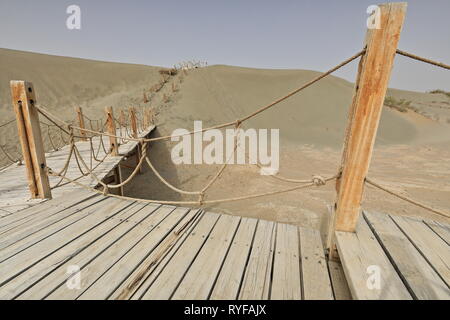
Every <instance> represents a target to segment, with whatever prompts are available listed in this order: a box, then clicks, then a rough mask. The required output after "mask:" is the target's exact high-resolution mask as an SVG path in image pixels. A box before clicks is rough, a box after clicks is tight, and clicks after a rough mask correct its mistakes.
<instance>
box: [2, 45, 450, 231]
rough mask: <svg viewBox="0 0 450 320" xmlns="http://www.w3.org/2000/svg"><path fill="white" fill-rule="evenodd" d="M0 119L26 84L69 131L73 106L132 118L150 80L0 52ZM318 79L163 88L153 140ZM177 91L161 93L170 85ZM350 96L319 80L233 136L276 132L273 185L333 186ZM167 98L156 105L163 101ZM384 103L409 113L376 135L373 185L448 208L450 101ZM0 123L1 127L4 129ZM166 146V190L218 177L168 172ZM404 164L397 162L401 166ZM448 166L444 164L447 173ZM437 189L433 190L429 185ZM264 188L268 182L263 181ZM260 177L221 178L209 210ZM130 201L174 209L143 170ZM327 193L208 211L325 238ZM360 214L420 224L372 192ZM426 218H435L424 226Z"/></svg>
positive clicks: (256, 185) (161, 155)
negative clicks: (16, 88)
mask: <svg viewBox="0 0 450 320" xmlns="http://www.w3.org/2000/svg"><path fill="white" fill-rule="evenodd" d="M0 68H1V70H2V72H1V73H0V118H1V119H2V120H5V121H6V120H8V119H9V118H11V117H12V107H11V103H10V94H9V80H11V79H16V80H28V81H32V82H33V83H34V85H35V88H36V91H37V95H38V101H39V102H40V103H41V104H42V105H46V106H48V108H49V109H50V110H51V111H53V112H57V113H58V115H60V116H61V117H63V118H65V119H73V118H74V116H75V114H74V112H73V107H74V106H76V105H80V106H83V107H84V108H85V112H86V114H88V115H89V116H91V117H94V118H95V117H102V116H103V108H104V107H105V106H109V105H111V106H113V107H116V108H121V107H127V106H129V105H134V106H140V105H141V106H142V105H143V101H142V100H143V99H142V92H143V90H148V89H149V88H150V87H151V86H152V85H154V84H155V83H156V82H157V81H158V80H159V77H160V75H159V74H158V69H159V68H157V67H150V66H142V65H129V64H119V63H106V62H99V61H91V60H82V59H73V58H66V57H56V56H49V55H41V54H35V53H28V52H20V51H13V50H6V49H0ZM318 74H319V73H318V72H315V71H306V70H261V69H250V68H242V67H231V66H223V65H218V66H211V67H206V68H201V69H196V70H191V71H189V73H188V75H187V76H185V77H184V80H183V81H182V82H181V83H180V78H179V76H177V77H174V78H172V79H171V80H170V82H169V85H168V86H166V87H165V88H164V89H163V90H162V91H161V92H160V93H158V94H157V95H155V96H153V97H152V101H151V102H150V104H151V105H152V106H153V107H154V108H155V109H156V110H157V112H158V116H157V125H158V130H157V134H161V135H163V134H170V133H171V132H172V130H174V129H176V128H187V129H190V130H191V129H192V126H193V121H194V120H203V121H204V125H205V126H207V125H215V124H217V123H222V122H225V121H232V120H236V119H238V118H240V117H242V116H243V115H246V114H248V113H251V112H252V111H254V110H255V109H257V108H258V107H260V106H262V105H265V104H267V103H269V102H271V101H272V100H274V99H275V98H278V97H280V96H283V95H285V94H286V93H288V92H289V91H290V90H292V89H295V88H297V87H298V86H300V85H301V84H303V83H304V82H306V81H309V80H310V79H312V78H313V77H315V76H316V75H318ZM171 82H174V83H176V85H177V86H178V87H179V90H177V91H176V92H172V90H171V86H170V83H171ZM352 91H353V84H352V83H350V82H348V81H345V80H343V79H340V78H338V77H334V76H330V77H327V78H325V79H323V80H322V81H320V82H319V83H317V84H315V85H313V86H312V87H310V88H308V89H306V90H304V91H303V92H301V93H300V94H298V95H296V96H294V97H292V98H290V99H289V100H287V101H285V102H283V103H280V104H279V105H277V106H276V107H274V108H273V109H271V110H269V111H267V112H265V113H263V114H261V115H258V116H257V117H256V118H254V119H252V120H250V121H249V122H248V123H245V126H244V127H255V128H279V129H280V134H281V173H283V174H284V175H286V176H292V177H296V178H309V177H311V174H324V175H326V174H330V175H331V174H333V173H335V172H336V169H337V167H338V164H339V161H340V150H341V147H342V141H343V134H344V129H345V126H346V124H347V111H348V107H349V105H350V102H351V97H352ZM164 94H166V95H168V96H170V99H169V101H166V102H164V101H163V99H162V96H163V95H164ZM388 95H391V96H393V97H395V98H396V99H401V98H403V99H406V100H410V101H412V104H411V105H412V106H414V107H415V108H416V110H417V111H418V112H414V111H409V112H399V111H397V110H393V109H391V108H388V107H386V108H385V110H384V112H383V115H382V120H381V123H380V128H379V134H378V137H377V148H376V150H375V155H374V160H373V163H372V167H371V174H372V172H373V173H374V175H375V176H376V177H377V178H379V179H381V181H386V183H388V184H395V183H398V184H399V185H400V187H398V186H396V187H397V188H400V191H403V192H407V193H412V194H417V195H421V196H423V197H424V198H425V199H424V200H428V201H429V202H430V203H431V204H433V205H436V206H438V207H441V208H448V207H450V203H449V200H448V198H449V197H448V196H446V195H445V192H448V191H450V190H447V189H448V181H449V180H450V177H449V172H450V169H449V168H448V159H449V158H450V155H449V152H448V151H447V150H448V146H449V141H450V134H449V133H450V125H448V124H447V122H448V120H447V119H448V118H449V113H450V112H449V111H448V108H449V103H450V100H449V98H448V97H447V96H445V95H439V94H428V93H420V92H409V91H402V90H395V89H391V90H389V92H388ZM3 122H4V121H0V123H3ZM0 143H1V144H2V145H17V139H16V129H15V127H14V125H13V126H8V127H7V128H6V129H2V131H1V135H0ZM170 146H171V145H170V143H168V142H167V143H166V142H158V143H155V144H154V145H152V146H151V150H150V155H151V158H152V160H153V162H154V163H155V166H156V167H157V168H158V169H159V170H160V171H161V173H162V174H163V175H164V176H165V177H166V178H167V179H168V180H169V181H170V182H172V183H173V184H175V185H177V186H179V187H182V188H184V189H187V190H197V189H199V188H201V187H202V186H203V185H204V184H205V182H206V181H207V180H208V179H210V178H211V176H212V175H213V174H214V172H215V171H216V170H217V167H215V166H206V165H200V166H193V165H184V166H175V165H173V163H172V162H171V159H170ZM406 159H407V160H406ZM446 163H447V164H446ZM438 176H439V177H440V179H439V180H438V181H436V177H438ZM268 179H269V180H268ZM285 186H286V184H281V185H280V183H279V182H278V181H273V180H270V178H267V177H261V176H260V175H259V174H258V171H257V170H256V169H255V167H251V166H247V165H241V166H232V167H231V168H229V169H228V171H227V172H226V173H225V174H224V175H223V177H222V178H221V180H220V182H219V183H218V185H217V186H215V187H214V188H212V189H211V194H210V197H211V198H218V197H222V198H223V197H224V196H227V197H231V196H235V195H242V193H255V192H264V191H268V190H274V189H277V188H280V187H285ZM126 192H127V194H128V195H130V196H135V197H142V198H152V199H160V200H163V199H164V200H165V199H172V200H182V199H187V198H188V197H184V196H180V195H179V194H176V193H174V192H173V191H171V190H169V189H168V188H166V187H165V186H163V185H162V184H161V183H159V182H158V181H157V178H156V177H155V176H154V175H153V174H152V173H151V172H149V171H148V170H146V172H145V174H143V175H139V176H138V177H136V178H135V180H134V182H133V183H132V184H130V185H128V186H127V187H126ZM334 194H335V193H334V188H333V186H327V187H325V188H323V189H319V190H311V191H306V192H301V193H296V192H294V193H291V194H285V195H282V196H277V197H270V198H265V199H258V200H252V201H246V202H239V203H231V204H222V205H218V206H215V207H214V208H213V209H214V210H217V211H222V212H229V213H233V214H241V215H249V216H258V217H262V218H265V219H272V220H278V221H284V222H291V223H297V224H308V225H309V226H311V227H314V228H324V223H325V221H326V219H323V218H324V217H326V215H327V212H326V204H329V203H332V202H333V201H334ZM365 206H366V207H369V208H376V209H379V210H389V211H390V213H403V214H416V215H426V214H427V213H426V212H424V211H423V210H418V209H416V208H413V207H411V206H409V205H406V204H404V203H401V202H399V201H398V200H397V199H391V198H386V197H385V196H384V195H383V194H379V193H377V192H370V193H367V197H366V199H365ZM433 218H434V216H433Z"/></svg>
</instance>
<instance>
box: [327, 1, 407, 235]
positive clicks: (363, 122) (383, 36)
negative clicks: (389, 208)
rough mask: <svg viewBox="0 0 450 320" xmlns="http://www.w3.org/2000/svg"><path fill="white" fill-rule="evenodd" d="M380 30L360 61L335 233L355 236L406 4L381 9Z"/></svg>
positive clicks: (339, 184)
mask: <svg viewBox="0 0 450 320" xmlns="http://www.w3.org/2000/svg"><path fill="white" fill-rule="evenodd" d="M379 8H380V10H379V14H380V20H379V21H380V25H379V27H380V28H379V29H369V30H368V31H367V34H366V40H365V42H366V52H365V54H364V56H363V57H362V58H361V62H360V65H359V70H358V77H357V80H356V85H355V92H354V96H353V102H352V105H351V107H350V111H349V124H348V128H347V131H346V140H345V141H346V143H345V145H344V151H343V156H342V166H341V173H342V175H341V178H340V179H339V180H338V182H337V185H336V189H337V192H338V195H337V201H336V216H335V221H334V222H335V230H338V231H347V232H354V231H355V227H356V224H357V221H358V217H359V215H360V211H361V208H360V204H361V199H362V195H363V190H364V180H365V178H366V175H367V171H368V169H369V164H370V160H371V157H372V150H373V145H374V142H375V137H376V134H377V129H378V123H379V121H380V116H381V111H382V108H383V102H384V98H385V95H386V90H387V87H388V82H389V78H390V75H391V70H392V66H393V61H394V57H395V52H396V50H397V44H398V40H399V38H400V33H401V30H402V25H403V21H404V18H405V14H406V3H405V2H400V3H387V4H382V5H380V6H379Z"/></svg>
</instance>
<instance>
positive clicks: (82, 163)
mask: <svg viewBox="0 0 450 320" xmlns="http://www.w3.org/2000/svg"><path fill="white" fill-rule="evenodd" d="M365 52H366V49H363V50H361V51H359V52H357V53H356V54H355V55H353V56H351V57H350V58H348V59H346V60H344V61H342V62H341V63H339V64H338V65H336V66H335V67H333V68H331V69H329V70H328V71H326V72H324V73H322V74H320V75H319V76H317V77H315V78H313V79H312V80H310V81H308V82H306V83H304V84H302V85H301V86H299V87H298V88H296V89H294V90H292V91H291V92H289V93H287V94H286V95H284V96H282V97H280V98H278V99H275V100H274V101H272V102H270V103H268V104H266V105H263V106H261V107H259V108H257V109H256V110H255V111H253V112H251V113H249V114H247V115H244V116H243V117H241V118H239V119H237V120H234V121H229V122H225V123H221V124H217V125H214V126H211V127H208V128H203V129H201V130H192V131H189V132H187V133H183V134H179V135H166V136H160V137H154V138H144V137H142V138H141V137H136V136H135V134H136V133H138V134H140V133H142V132H143V131H144V130H145V129H146V128H145V123H144V122H146V121H148V119H147V120H145V119H143V118H144V114H143V112H144V111H142V113H141V112H140V110H138V109H136V110H135V114H137V115H138V116H137V117H136V128H135V130H137V132H130V131H129V125H130V122H129V119H128V117H126V119H122V118H123V116H122V117H121V119H120V120H118V119H116V118H115V117H113V123H114V127H115V128H116V134H111V133H109V132H105V127H106V125H107V122H106V121H104V120H102V119H91V118H89V117H88V116H86V115H83V117H84V118H85V119H86V120H88V121H89V124H90V125H89V126H90V129H87V128H82V127H79V126H77V125H76V124H73V123H69V122H68V121H64V120H62V119H60V118H59V117H57V116H55V115H54V114H52V113H51V112H49V111H48V110H47V109H46V108H45V107H43V106H40V105H39V106H38V105H36V108H37V110H38V112H39V113H40V114H42V115H43V116H44V117H45V118H46V120H47V121H49V123H44V122H41V123H42V124H43V125H45V126H46V127H47V134H48V136H49V140H50V143H51V145H52V146H53V149H54V150H57V148H58V147H56V145H55V143H54V142H53V140H52V138H51V134H50V128H52V129H59V132H60V137H61V141H62V142H63V143H64V144H68V145H70V150H69V154H68V158H67V159H66V161H65V163H64V165H63V168H62V169H61V170H59V171H55V170H54V169H53V168H50V167H47V172H48V174H49V175H51V176H55V177H59V178H60V179H59V182H58V183H57V184H56V185H55V186H53V187H52V188H57V187H61V186H63V185H66V184H69V183H74V184H77V185H79V186H80V187H83V188H87V189H90V190H93V191H95V192H97V193H101V194H104V195H109V196H113V197H118V198H121V199H132V200H137V201H143V202H151V203H161V204H191V205H199V206H202V205H205V204H217V203H223V202H232V201H241V200H247V199H254V198H258V197H264V196H270V195H276V194H281V193H285V192H291V191H295V190H300V189H305V188H308V187H313V186H316V187H318V186H323V185H326V184H327V182H329V181H332V180H335V179H337V178H338V177H339V176H340V173H338V174H336V175H333V176H331V177H327V178H323V177H322V176H320V175H313V176H312V178H311V179H293V178H287V177H284V176H281V175H279V174H276V175H270V178H271V179H275V180H278V181H283V182H288V183H295V184H300V185H296V186H294V187H289V188H285V189H280V190H275V191H270V192H264V193H256V194H250V195H244V196H239V197H231V198H222V199H205V197H206V195H207V191H208V190H209V189H210V188H211V187H212V186H213V185H214V184H215V183H216V182H217V181H218V180H219V179H220V178H221V176H222V175H223V173H224V171H225V169H226V168H227V166H228V164H229V162H230V160H231V159H232V157H234V156H235V152H236V148H237V146H238V134H239V132H240V130H238V129H239V128H240V127H241V125H242V123H244V122H245V121H247V120H249V119H252V118H253V117H255V116H257V115H259V114H260V113H263V112H265V111H267V110H269V109H271V108H273V107H274V106H276V105H278V104H280V103H281V102H283V101H285V100H287V99H289V98H290V97H292V96H294V95H296V94H297V93H299V92H301V91H302V90H304V89H306V88H308V87H310V86H311V85H313V84H315V83H316V82H318V81H320V80H321V79H323V78H325V77H326V76H328V75H330V74H332V73H333V72H335V71H337V70H338V69H340V68H342V67H343V66H345V65H347V64H348V63H350V62H352V61H354V60H355V59H357V58H359V57H361V56H363V55H364V54H365ZM396 52H397V54H400V55H403V56H406V57H409V58H412V59H415V60H418V61H422V62H425V63H429V64H432V65H435V66H438V67H442V68H445V69H450V67H449V66H448V65H446V64H444V63H440V62H436V61H433V60H430V59H426V58H422V57H419V56H416V55H413V54H410V53H407V52H404V51H401V50H397V51H396ZM167 81H168V80H165V81H164V82H163V83H166V82H167ZM153 116H154V115H153V112H152V117H153ZM145 117H148V114H146V115H145ZM152 121H153V119H152ZM12 122H14V120H11V121H8V122H7V123H5V124H3V125H0V128H1V127H3V126H6V125H8V124H10V123H12ZM93 123H96V125H97V126H96V128H95V129H94V125H93ZM231 126H234V128H235V132H237V133H238V134H235V148H234V150H233V152H232V154H231V155H230V157H229V159H227V160H226V161H225V163H224V164H223V165H222V166H221V167H220V168H219V170H218V171H217V172H216V173H215V174H214V175H213V176H212V178H211V179H210V180H208V181H207V183H206V184H205V185H204V186H203V188H201V189H199V190H194V191H188V190H183V189H180V188H178V187H176V186H174V185H173V184H171V183H170V182H169V181H167V179H165V178H164V177H163V176H162V175H161V173H160V172H159V171H158V170H157V169H156V168H155V166H154V165H153V163H152V162H151V160H150V159H149V157H148V155H147V147H148V145H149V143H151V142H155V141H162V140H168V139H172V138H176V137H182V136H187V135H193V134H196V133H201V132H205V131H208V130H213V129H223V128H226V127H231ZM75 129H76V130H78V131H79V132H83V133H84V134H88V136H87V137H86V136H84V137H83V136H79V135H75V134H74V130H75ZM117 129H118V130H119V133H118V134H117ZM123 129H124V130H123ZM64 135H67V136H68V137H69V141H66V140H64V137H63V136H64ZM95 137H97V138H99V144H98V146H97V150H94V149H95V148H94V143H93V139H94V138H95ZM103 137H113V138H116V139H119V141H120V143H125V142H127V141H134V142H138V143H139V144H140V146H141V147H142V148H141V149H142V154H141V155H140V157H139V159H138V160H139V161H138V163H137V165H136V166H135V167H134V169H133V171H132V173H131V174H130V176H129V177H128V178H127V179H126V180H125V181H122V182H120V183H118V184H106V183H105V182H103V181H102V179H101V178H99V177H98V176H97V175H96V173H95V170H96V168H98V166H99V165H100V164H101V163H103V162H104V161H105V159H106V158H107V156H108V155H110V154H111V150H108V148H106V147H105V145H104V141H103ZM83 138H84V139H86V138H87V139H88V140H89V145H90V151H89V155H90V159H89V165H88V164H87V163H86V160H85V159H84V158H83V156H82V154H81V152H80V151H79V149H78V147H77V145H76V142H75V139H83ZM0 147H1V150H2V151H3V153H4V154H5V155H6V156H7V157H8V158H11V159H12V157H10V156H9V155H8V153H7V152H5V150H4V148H3V146H0ZM102 149H103V152H104V156H103V158H100V157H99V154H100V151H101V150H102ZM72 158H74V159H75V162H76V164H77V168H78V171H79V172H80V174H81V175H80V176H78V177H76V178H69V177H67V171H68V167H69V163H70V162H71V160H72ZM94 161H96V162H97V164H96V165H94V164H93V162H94ZM144 163H145V164H146V165H147V166H148V167H149V168H150V170H151V171H152V172H153V174H154V175H155V176H156V177H157V178H158V179H159V180H160V181H161V182H162V183H163V184H164V185H166V186H167V187H168V188H169V189H171V190H172V191H175V192H177V193H179V194H184V195H189V196H197V197H198V199H197V200H187V201H169V200H150V199H137V198H131V197H126V196H123V195H115V194H111V193H110V189H117V188H122V187H123V186H125V185H127V184H128V183H129V182H130V181H132V179H133V178H134V177H135V176H136V174H137V172H139V171H140V170H141V169H142V167H143V165H144ZM256 166H257V167H258V168H260V169H262V167H261V166H260V165H259V164H256ZM86 176H92V177H93V178H94V180H95V181H96V183H97V186H101V187H102V190H99V189H97V188H93V187H91V186H90V185H85V184H83V183H80V182H79V180H80V179H81V178H82V177H86ZM63 181H65V182H64V183H63ZM365 182H366V183H367V184H368V185H370V186H373V187H376V188H378V189H380V190H383V191H385V192H388V193H390V194H392V195H394V196H396V197H398V198H400V199H403V200H405V201H408V202H409V203H412V204H414V205H416V206H419V207H421V208H423V209H426V210H429V211H431V212H433V213H435V214H439V215H441V216H444V217H447V218H448V217H450V215H449V214H448V213H445V212H443V211H441V210H437V209H434V208H432V207H430V206H427V205H425V204H423V203H420V202H418V201H415V200H413V199H411V198H409V197H405V196H403V195H400V194H398V193H396V192H394V191H392V190H389V189H387V188H385V187H383V186H381V185H379V184H377V183H376V182H374V181H372V180H370V179H366V180H365Z"/></svg>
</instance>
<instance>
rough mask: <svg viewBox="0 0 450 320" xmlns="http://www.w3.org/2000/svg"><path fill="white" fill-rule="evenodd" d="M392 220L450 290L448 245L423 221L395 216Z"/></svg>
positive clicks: (449, 253) (449, 251)
mask: <svg viewBox="0 0 450 320" xmlns="http://www.w3.org/2000/svg"><path fill="white" fill-rule="evenodd" d="M391 218H392V219H393V220H394V221H395V223H396V224H397V226H398V227H399V228H400V229H401V230H402V231H403V233H404V234H405V235H406V236H407V237H408V239H409V240H410V241H411V242H412V243H413V244H414V246H415V247H416V248H417V250H419V251H420V253H421V254H422V255H423V256H424V258H425V259H426V260H427V261H428V263H429V264H430V265H431V266H432V267H433V269H434V270H435V271H436V272H437V273H438V274H439V276H440V277H441V278H442V280H443V281H444V282H445V283H446V284H447V286H448V287H449V288H450V250H449V246H448V244H447V243H445V241H444V240H442V239H441V238H440V237H439V236H438V235H437V234H436V233H434V232H433V230H431V229H430V228H429V227H428V226H426V225H425V224H424V223H423V222H422V221H417V220H413V219H408V218H407V217H401V216H394V215H392V216H391Z"/></svg>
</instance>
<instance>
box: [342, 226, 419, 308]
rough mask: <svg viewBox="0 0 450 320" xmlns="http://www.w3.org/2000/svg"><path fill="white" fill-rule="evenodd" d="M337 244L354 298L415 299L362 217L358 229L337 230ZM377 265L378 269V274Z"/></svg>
mask: <svg viewBox="0 0 450 320" xmlns="http://www.w3.org/2000/svg"><path fill="white" fill-rule="evenodd" d="M336 245H337V249H338V252H339V256H340V258H341V262H342V266H343V268H344V272H345V277H346V279H347V281H348V285H349V288H350V292H351V293H352V297H353V299H358V300H409V299H412V297H411V295H410V294H409V292H408V289H407V288H406V287H405V285H404V284H403V282H402V280H401V278H400V276H399V275H398V274H397V271H396V270H395V268H394V267H393V266H392V264H391V262H390V261H389V258H388V257H387V256H386V254H385V253H384V250H383V248H382V247H381V245H380V244H379V243H378V241H377V239H376V238H375V236H374V235H373V233H372V231H371V230H370V228H369V226H368V225H367V223H366V221H365V220H364V219H360V220H359V222H358V225H357V228H356V233H351V232H342V231H336ZM374 269H377V270H378V271H379V272H377V273H376V274H375V272H376V271H375V270H374ZM378 276H379V280H380V281H379V287H377V286H376V285H377V283H378V281H376V280H377V278H378Z"/></svg>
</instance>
